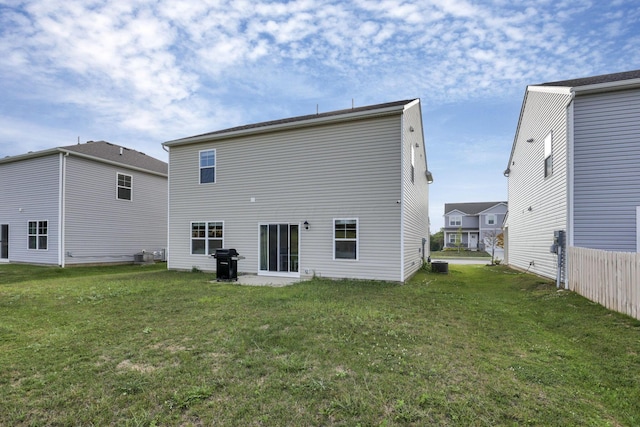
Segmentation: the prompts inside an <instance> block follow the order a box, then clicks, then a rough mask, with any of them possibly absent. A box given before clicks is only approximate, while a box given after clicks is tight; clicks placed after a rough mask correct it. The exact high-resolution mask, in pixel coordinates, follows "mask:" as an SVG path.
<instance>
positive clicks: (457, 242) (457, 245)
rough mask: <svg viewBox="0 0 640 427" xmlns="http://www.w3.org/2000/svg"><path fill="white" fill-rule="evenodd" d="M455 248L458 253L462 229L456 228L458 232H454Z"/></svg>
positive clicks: (460, 246) (460, 245)
mask: <svg viewBox="0 0 640 427" xmlns="http://www.w3.org/2000/svg"><path fill="white" fill-rule="evenodd" d="M456 248H458V252H460V249H461V248H462V227H458V231H457V232H456Z"/></svg>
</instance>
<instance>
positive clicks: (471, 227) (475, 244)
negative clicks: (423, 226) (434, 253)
mask: <svg viewBox="0 0 640 427" xmlns="http://www.w3.org/2000/svg"><path fill="white" fill-rule="evenodd" d="M506 213H507V202H474V203H445V205H444V228H443V229H442V231H443V232H444V247H445V248H463V249H469V250H472V251H478V250H480V251H489V252H490V251H491V247H490V246H491V244H493V243H495V241H496V237H497V236H498V235H499V234H500V233H502V222H503V221H504V217H505V215H506Z"/></svg>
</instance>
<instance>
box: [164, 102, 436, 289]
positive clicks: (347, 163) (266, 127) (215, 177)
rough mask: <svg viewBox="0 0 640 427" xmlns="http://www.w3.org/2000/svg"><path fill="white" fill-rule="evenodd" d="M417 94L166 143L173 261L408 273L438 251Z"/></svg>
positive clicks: (308, 271) (275, 269) (310, 271)
mask: <svg viewBox="0 0 640 427" xmlns="http://www.w3.org/2000/svg"><path fill="white" fill-rule="evenodd" d="M422 129H423V128H422V114H421V109H420V101H419V100H418V99H413V100H407V101H398V102H391V103H386V104H379V105H371V106H366V107H358V108H351V109H347V110H340V111H332V112H328V113H321V114H312V115H307V116H300V117H292V118H287V119H283V120H275V121H269V122H262V123H256V124H251V125H246V126H239V127H235V128H231V129H225V130H220V131H216V132H211V133H207V134H204V135H197V136H192V137H188V138H183V139H178V140H174V141H169V142H165V143H164V146H165V147H167V148H168V150H169V165H170V170H171V173H170V177H169V247H168V267H169V268H170V269H191V268H193V267H197V268H199V269H201V270H203V271H214V270H215V269H216V261H215V259H213V258H212V256H211V254H214V253H215V251H216V249H220V248H227V249H231V248H233V249H236V250H237V252H238V253H239V254H240V256H241V257H244V259H241V260H240V261H239V262H238V271H239V272H240V273H249V274H259V275H277V276H288V277H302V278H305V277H306V278H308V277H312V276H314V275H316V276H323V277H334V278H359V279H381V280H390V281H400V282H402V281H404V280H406V279H407V278H408V277H410V276H411V275H412V274H414V273H415V272H416V271H417V270H418V269H419V268H420V267H421V266H422V263H423V259H425V258H426V257H427V255H428V253H425V251H427V252H428V250H429V228H428V224H429V219H428V195H429V194H428V183H429V182H430V181H431V180H432V178H431V174H430V173H429V172H428V170H427V153H426V149H425V143H424V137H423V130H422Z"/></svg>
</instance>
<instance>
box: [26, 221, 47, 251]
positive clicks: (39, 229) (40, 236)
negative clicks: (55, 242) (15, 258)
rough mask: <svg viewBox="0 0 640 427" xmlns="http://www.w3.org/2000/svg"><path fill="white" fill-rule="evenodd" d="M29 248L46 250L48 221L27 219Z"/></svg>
mask: <svg viewBox="0 0 640 427" xmlns="http://www.w3.org/2000/svg"><path fill="white" fill-rule="evenodd" d="M28 238H29V249H37V250H46V249H47V247H48V240H49V221H29V225H28Z"/></svg>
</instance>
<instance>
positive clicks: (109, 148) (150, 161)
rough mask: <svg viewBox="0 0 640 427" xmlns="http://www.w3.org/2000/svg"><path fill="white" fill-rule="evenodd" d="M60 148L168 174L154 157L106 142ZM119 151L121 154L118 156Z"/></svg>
mask: <svg viewBox="0 0 640 427" xmlns="http://www.w3.org/2000/svg"><path fill="white" fill-rule="evenodd" d="M60 148H61V149H63V150H68V151H73V152H76V153H80V154H86V155H88V156H93V157H97V158H100V159H104V160H109V161H112V162H117V163H122V164H123V165H126V166H133V167H136V168H140V169H146V170H149V171H153V172H157V173H161V174H167V173H168V165H167V163H165V162H163V161H161V160H158V159H156V158H155V157H151V156H147V155H146V154H145V153H142V152H140V151H136V150H133V149H131V148H127V147H122V146H120V145H116V144H112V143H110V142H106V141H88V142H86V143H84V144H75V145H68V146H65V147H60ZM121 150H122V154H120V152H121Z"/></svg>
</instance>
